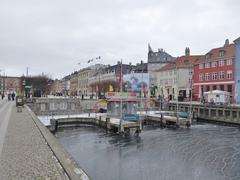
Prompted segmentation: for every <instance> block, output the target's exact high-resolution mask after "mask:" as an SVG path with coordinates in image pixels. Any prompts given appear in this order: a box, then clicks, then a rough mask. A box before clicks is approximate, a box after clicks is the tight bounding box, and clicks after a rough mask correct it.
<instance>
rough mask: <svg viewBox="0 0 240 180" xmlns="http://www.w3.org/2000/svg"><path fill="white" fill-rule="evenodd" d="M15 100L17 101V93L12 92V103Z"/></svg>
mask: <svg viewBox="0 0 240 180" xmlns="http://www.w3.org/2000/svg"><path fill="white" fill-rule="evenodd" d="M14 99H15V93H14V92H12V101H14Z"/></svg>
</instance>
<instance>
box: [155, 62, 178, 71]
mask: <svg viewBox="0 0 240 180" xmlns="http://www.w3.org/2000/svg"><path fill="white" fill-rule="evenodd" d="M175 68H176V65H175V63H169V64H166V65H164V66H163V67H161V68H160V69H159V70H157V72H160V71H168V70H173V69H175Z"/></svg>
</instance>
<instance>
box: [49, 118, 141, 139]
mask: <svg viewBox="0 0 240 180" xmlns="http://www.w3.org/2000/svg"><path fill="white" fill-rule="evenodd" d="M89 125H96V126H99V127H102V128H104V129H106V131H107V132H108V131H113V132H118V131H119V127H120V119H118V118H116V117H110V116H107V115H101V116H96V117H65V118H58V119H51V120H50V127H49V129H50V131H52V132H56V131H58V130H59V129H63V128H68V127H81V126H89ZM122 128H123V134H124V135H129V133H130V131H134V133H139V132H140V131H139V129H140V124H139V122H132V121H122Z"/></svg>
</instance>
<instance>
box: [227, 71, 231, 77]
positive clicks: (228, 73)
mask: <svg viewBox="0 0 240 180" xmlns="http://www.w3.org/2000/svg"><path fill="white" fill-rule="evenodd" d="M227 79H232V71H227Z"/></svg>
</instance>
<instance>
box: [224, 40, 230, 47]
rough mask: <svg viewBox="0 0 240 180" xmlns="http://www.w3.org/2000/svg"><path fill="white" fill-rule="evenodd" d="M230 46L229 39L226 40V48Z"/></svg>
mask: <svg viewBox="0 0 240 180" xmlns="http://www.w3.org/2000/svg"><path fill="white" fill-rule="evenodd" d="M228 45H229V39H226V40H225V44H224V47H225V46H228Z"/></svg>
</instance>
